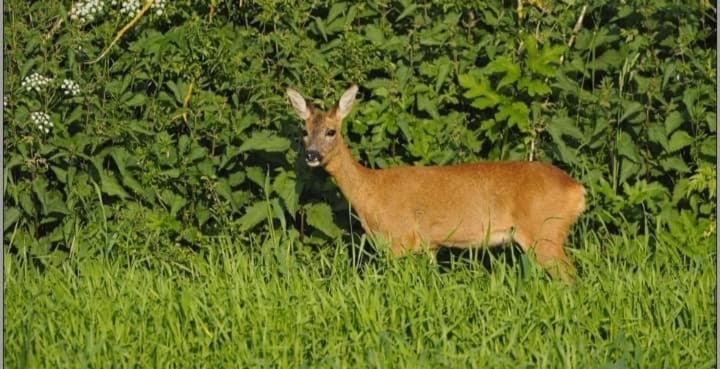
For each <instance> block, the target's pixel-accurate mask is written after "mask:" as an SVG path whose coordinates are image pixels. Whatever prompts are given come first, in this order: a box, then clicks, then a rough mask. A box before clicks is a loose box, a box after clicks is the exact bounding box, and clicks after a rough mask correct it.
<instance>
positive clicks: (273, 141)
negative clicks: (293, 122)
mask: <svg viewBox="0 0 720 369" xmlns="http://www.w3.org/2000/svg"><path fill="white" fill-rule="evenodd" d="M289 148H290V140H288V139H287V138H284V137H278V136H277V135H275V133H274V132H271V131H259V132H254V133H253V134H252V136H250V138H248V139H247V140H245V142H243V143H242V145H240V148H239V149H238V150H239V152H245V151H253V150H256V151H267V152H279V151H285V150H287V149H289Z"/></svg>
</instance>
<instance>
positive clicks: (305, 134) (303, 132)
mask: <svg viewBox="0 0 720 369" xmlns="http://www.w3.org/2000/svg"><path fill="white" fill-rule="evenodd" d="M302 134H303V137H307V135H308V132H307V129H305V128H303V130H302Z"/></svg>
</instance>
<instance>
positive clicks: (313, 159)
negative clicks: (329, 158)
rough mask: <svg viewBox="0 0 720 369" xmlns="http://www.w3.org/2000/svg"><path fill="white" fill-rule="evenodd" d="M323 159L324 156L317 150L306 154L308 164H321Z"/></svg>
mask: <svg viewBox="0 0 720 369" xmlns="http://www.w3.org/2000/svg"><path fill="white" fill-rule="evenodd" d="M321 159H322V155H320V153H319V152H317V151H315V150H311V151H308V152H307V153H306V154H305V161H306V162H307V163H308V164H316V165H317V164H320V161H321Z"/></svg>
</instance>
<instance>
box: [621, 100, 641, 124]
mask: <svg viewBox="0 0 720 369" xmlns="http://www.w3.org/2000/svg"><path fill="white" fill-rule="evenodd" d="M622 105H623V115H622V117H620V122H624V121H625V120H628V119H629V118H633V117H635V116H636V115H637V114H638V113H640V112H642V109H643V105H642V104H640V103H639V102H636V101H623V103H622ZM631 121H632V120H631Z"/></svg>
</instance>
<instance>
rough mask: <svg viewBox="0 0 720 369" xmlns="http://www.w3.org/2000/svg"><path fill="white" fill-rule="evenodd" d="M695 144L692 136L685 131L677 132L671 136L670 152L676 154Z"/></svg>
mask: <svg viewBox="0 0 720 369" xmlns="http://www.w3.org/2000/svg"><path fill="white" fill-rule="evenodd" d="M692 142H693V138H692V136H690V135H689V134H688V133H687V132H685V131H676V132H675V133H673V134H672V136H670V142H669V143H668V152H675V151H678V150H680V149H682V148H684V147H687V146H689V145H690V144H691V143H692Z"/></svg>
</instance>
